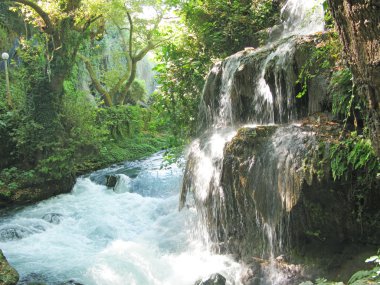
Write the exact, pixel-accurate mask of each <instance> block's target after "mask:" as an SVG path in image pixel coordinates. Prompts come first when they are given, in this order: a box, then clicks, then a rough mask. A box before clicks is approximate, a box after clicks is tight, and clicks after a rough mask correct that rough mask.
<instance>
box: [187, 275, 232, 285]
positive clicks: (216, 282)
mask: <svg viewBox="0 0 380 285" xmlns="http://www.w3.org/2000/svg"><path fill="white" fill-rule="evenodd" d="M225 284H226V278H225V277H224V276H223V275H221V274H219V273H215V274H212V275H211V276H210V277H209V278H207V279H202V280H198V281H197V282H195V284H194V285H225Z"/></svg>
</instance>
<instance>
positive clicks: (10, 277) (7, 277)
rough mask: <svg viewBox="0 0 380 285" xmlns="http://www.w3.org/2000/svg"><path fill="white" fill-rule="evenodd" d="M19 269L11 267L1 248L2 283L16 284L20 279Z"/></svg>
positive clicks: (0, 269) (0, 279)
mask: <svg viewBox="0 0 380 285" xmlns="http://www.w3.org/2000/svg"><path fill="white" fill-rule="evenodd" d="M19 278H20V277H19V275H18V273H17V271H16V270H15V269H14V268H13V267H11V266H10V265H9V263H8V261H7V259H6V258H5V256H4V254H3V252H2V251H1V250H0V285H15V284H17V282H18V280H19Z"/></svg>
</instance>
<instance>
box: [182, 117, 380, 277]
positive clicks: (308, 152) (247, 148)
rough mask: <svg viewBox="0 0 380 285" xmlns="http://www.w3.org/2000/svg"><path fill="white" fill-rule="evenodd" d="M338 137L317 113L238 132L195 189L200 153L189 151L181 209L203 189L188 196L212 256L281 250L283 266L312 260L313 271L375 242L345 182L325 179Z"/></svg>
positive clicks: (246, 258)
mask: <svg viewBox="0 0 380 285" xmlns="http://www.w3.org/2000/svg"><path fill="white" fill-rule="evenodd" d="M340 134H341V126H340V125H339V124H337V123H334V122H331V121H329V120H328V117H324V116H320V117H318V118H311V119H310V121H306V120H305V121H304V122H303V123H300V124H293V125H283V126H279V125H268V126H257V127H243V128H240V129H239V130H238V131H237V134H236V135H235V136H234V137H233V138H232V140H230V141H229V142H227V144H226V145H225V147H224V151H223V156H222V157H221V158H220V160H218V159H214V160H213V162H212V163H213V164H214V165H216V166H218V167H219V169H217V168H215V171H214V174H213V175H214V176H213V177H212V178H211V179H210V182H209V183H207V185H206V187H202V189H199V187H198V186H199V182H200V180H199V179H200V178H199V177H196V176H197V175H198V176H201V175H202V173H196V169H200V168H199V167H197V164H198V163H199V156H197V155H195V154H194V153H193V154H190V156H189V160H188V162H187V168H186V171H185V178H184V184H183V190H182V195H181V199H182V203H181V205H184V199H185V197H186V194H187V193H188V192H190V191H193V192H197V191H201V192H202V193H194V197H195V204H196V206H197V209H198V212H199V213H200V214H201V215H202V218H203V220H204V224H206V225H207V229H208V232H209V236H210V238H211V240H212V241H213V242H214V243H215V248H216V250H217V251H218V252H222V253H232V254H234V255H235V256H237V257H238V259H240V260H243V261H246V262H249V260H250V258H251V257H252V256H259V257H261V258H264V259H269V260H270V259H273V257H275V256H278V255H280V254H282V253H284V252H285V253H286V254H287V255H289V262H290V263H294V262H302V263H305V260H306V259H308V258H309V259H310V258H311V257H312V256H313V255H314V257H313V258H314V260H317V259H318V260H317V261H316V262H317V263H319V264H315V265H316V267H319V268H323V267H325V269H332V268H333V266H334V267H338V265H339V264H340V263H341V262H342V261H344V260H343V258H342V260H339V258H331V256H332V255H333V254H335V253H340V252H342V251H343V250H344V248H345V247H346V246H347V245H348V244H349V243H352V242H371V243H375V244H377V245H379V244H380V239H379V235H378V233H379V229H376V228H375V227H363V224H362V221H361V220H358V219H357V216H355V215H354V214H353V211H354V209H355V202H354V201H353V199H352V192H351V191H349V190H348V189H349V187H350V183H349V182H347V181H345V180H337V181H334V180H333V178H332V177H331V173H330V161H329V151H328V149H329V147H330V144H332V143H334V142H336V141H337V140H338V139H339V136H340ZM201 141H202V140H201ZM204 141H205V142H206V141H207V139H205V140H204ZM202 147H203V146H200V149H202ZM194 171H195V173H192V172H194ZM219 171H220V173H218V172H219ZM189 177H191V179H188V178H189ZM197 184H198V185H197ZM374 195H375V196H373V199H376V197H377V196H376V193H374ZM370 199H371V198H370ZM377 212H378V211H377ZM347 256H349V255H345V258H346V257H347ZM302 258H303V260H302ZM326 259H330V260H329V261H328V262H326ZM326 267H330V268H326ZM297 278H298V277H297ZM289 282H290V281H289ZM247 284H248V283H247ZM284 284H293V283H284Z"/></svg>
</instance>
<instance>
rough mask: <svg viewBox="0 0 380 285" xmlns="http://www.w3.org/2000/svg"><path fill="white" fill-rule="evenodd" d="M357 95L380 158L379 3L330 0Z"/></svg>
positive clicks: (374, 0)
mask: <svg viewBox="0 0 380 285" xmlns="http://www.w3.org/2000/svg"><path fill="white" fill-rule="evenodd" d="M329 4H330V7H331V10H332V14H333V17H334V19H335V22H336V26H337V28H338V31H339V35H340V38H341V41H342V43H343V46H344V51H345V53H346V56H347V58H348V60H349V64H350V66H351V69H352V72H353V75H354V80H355V84H356V85H357V87H358V93H359V95H360V96H362V97H363V98H364V100H365V101H366V102H367V108H368V114H369V121H370V130H371V135H372V144H373V146H374V148H375V150H376V152H377V155H378V156H380V2H379V1H378V0H371V1H367V0H355V1H354V0H329Z"/></svg>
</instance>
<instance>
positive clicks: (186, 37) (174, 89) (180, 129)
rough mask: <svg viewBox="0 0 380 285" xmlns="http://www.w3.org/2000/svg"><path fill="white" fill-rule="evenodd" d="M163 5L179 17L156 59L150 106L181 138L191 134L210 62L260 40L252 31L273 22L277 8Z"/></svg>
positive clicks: (264, 0)
mask: <svg viewBox="0 0 380 285" xmlns="http://www.w3.org/2000/svg"><path fill="white" fill-rule="evenodd" d="M168 2H169V3H170V4H171V5H172V6H173V8H174V9H175V10H176V11H177V13H178V14H179V16H180V17H181V18H180V22H179V23H174V24H173V25H171V26H170V27H169V29H171V34H174V35H176V36H175V37H173V38H172V39H171V40H170V41H169V42H168V43H166V44H164V45H163V47H162V50H161V51H160V52H159V53H158V55H157V60H158V62H159V63H158V65H157V66H156V71H157V81H158V83H159V86H160V88H159V92H158V93H157V94H156V95H155V98H154V102H155V106H156V108H157V109H158V110H160V112H161V113H162V114H165V116H166V118H167V119H166V121H167V122H168V125H170V127H169V129H171V130H172V133H173V134H174V135H175V136H176V137H178V138H182V139H183V138H188V137H191V136H193V135H195V131H196V126H195V121H196V116H197V112H198V106H199V101H200V96H201V93H202V89H203V85H204V82H205V78H206V76H207V73H208V71H209V69H210V67H211V66H212V64H213V63H214V62H216V61H217V60H219V59H221V58H224V57H226V56H227V55H230V54H231V53H233V52H236V51H238V50H241V49H243V48H244V47H247V46H252V45H255V43H256V42H258V41H259V38H260V39H261V38H262V36H261V34H260V33H257V32H258V31H260V30H262V29H265V28H267V27H270V26H272V25H273V24H274V23H275V22H276V21H277V20H278V17H279V7H278V6H277V5H276V4H275V2H274V1H270V0H255V1H245V0H239V1H232V2H231V1H215V0H201V1H198V0H188V1H174V0H173V1H168ZM256 33H257V34H256ZM259 34H260V35H259Z"/></svg>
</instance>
